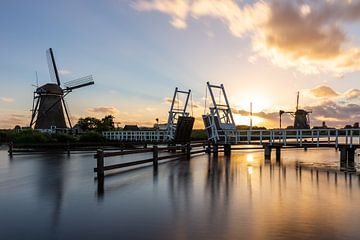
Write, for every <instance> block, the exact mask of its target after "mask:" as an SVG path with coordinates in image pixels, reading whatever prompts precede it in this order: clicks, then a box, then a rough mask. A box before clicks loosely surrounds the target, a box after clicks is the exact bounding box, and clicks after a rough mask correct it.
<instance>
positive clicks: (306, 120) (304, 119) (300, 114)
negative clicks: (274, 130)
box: [279, 92, 312, 129]
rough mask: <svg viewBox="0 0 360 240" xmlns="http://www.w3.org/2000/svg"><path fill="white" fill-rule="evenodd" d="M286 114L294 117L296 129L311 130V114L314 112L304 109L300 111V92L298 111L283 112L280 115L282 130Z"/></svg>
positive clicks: (297, 100)
mask: <svg viewBox="0 0 360 240" xmlns="http://www.w3.org/2000/svg"><path fill="white" fill-rule="evenodd" d="M284 113H288V114H290V115H291V116H292V117H294V128H295V129H309V128H310V115H309V114H310V113H312V111H306V110H304V109H299V92H297V97H296V111H295V112H291V111H290V112H286V111H283V110H280V111H279V115H280V128H281V116H282V115H283V114H284Z"/></svg>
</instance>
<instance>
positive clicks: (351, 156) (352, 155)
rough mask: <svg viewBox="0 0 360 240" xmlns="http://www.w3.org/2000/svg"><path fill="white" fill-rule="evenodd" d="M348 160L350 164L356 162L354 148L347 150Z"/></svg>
mask: <svg viewBox="0 0 360 240" xmlns="http://www.w3.org/2000/svg"><path fill="white" fill-rule="evenodd" d="M347 160H348V163H350V162H354V160H355V149H354V148H352V147H350V148H348V149H347Z"/></svg>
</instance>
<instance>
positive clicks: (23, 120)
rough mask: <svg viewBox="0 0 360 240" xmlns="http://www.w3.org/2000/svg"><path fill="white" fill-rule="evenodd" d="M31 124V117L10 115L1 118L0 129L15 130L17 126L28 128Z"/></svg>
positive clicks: (17, 114) (16, 114)
mask: <svg viewBox="0 0 360 240" xmlns="http://www.w3.org/2000/svg"><path fill="white" fill-rule="evenodd" d="M29 123H30V115H24V114H19V113H10V114H7V115H3V116H0V128H14V127H15V126H16V125H20V126H22V127H26V126H28V125H29Z"/></svg>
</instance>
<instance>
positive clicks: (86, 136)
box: [79, 131, 105, 142]
mask: <svg viewBox="0 0 360 240" xmlns="http://www.w3.org/2000/svg"><path fill="white" fill-rule="evenodd" d="M104 140H105V139H104V137H103V136H102V135H101V134H100V133H98V132H95V131H89V132H83V133H81V134H80V137H79V142H103V141H104Z"/></svg>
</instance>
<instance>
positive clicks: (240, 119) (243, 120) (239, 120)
mask: <svg viewBox="0 0 360 240" xmlns="http://www.w3.org/2000/svg"><path fill="white" fill-rule="evenodd" d="M234 121H235V124H236V125H250V117H249V116H243V115H240V114H236V113H235V114H234ZM263 121H264V119H263V118H261V117H256V116H253V117H252V124H253V126H255V125H258V124H260V123H262V122H263Z"/></svg>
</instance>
